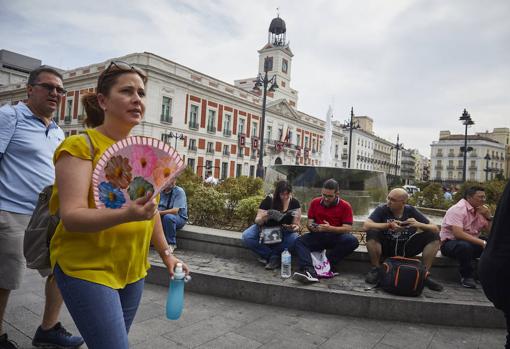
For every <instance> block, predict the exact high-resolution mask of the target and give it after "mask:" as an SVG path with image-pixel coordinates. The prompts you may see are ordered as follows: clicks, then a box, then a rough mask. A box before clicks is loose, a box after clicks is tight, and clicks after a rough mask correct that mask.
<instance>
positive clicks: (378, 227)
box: [363, 188, 443, 291]
mask: <svg viewBox="0 0 510 349" xmlns="http://www.w3.org/2000/svg"><path fill="white" fill-rule="evenodd" d="M408 199H409V194H408V193H407V191H406V190H405V189H403V188H396V189H393V190H391V191H390V192H389V194H388V197H387V202H386V204H383V205H380V206H378V207H377V208H376V209H375V210H374V211H373V212H372V214H371V215H370V216H369V217H368V219H367V220H366V222H365V223H364V224H363V228H364V229H365V230H366V231H367V250H368V255H369V257H370V264H371V265H372V269H371V270H370V271H369V272H368V274H367V276H366V278H365V281H366V282H367V283H369V284H377V283H378V281H379V269H380V266H381V260H382V259H383V258H385V257H392V256H404V257H414V256H416V255H418V254H419V253H422V256H423V264H424V265H425V267H426V268H427V270H429V271H430V268H431V267H432V262H433V261H434V258H435V256H436V254H437V251H438V250H439V247H440V243H439V236H438V233H439V228H438V227H437V226H436V225H435V224H432V223H430V221H429V220H428V219H427V217H425V216H424V215H423V214H422V213H421V212H420V211H418V210H417V209H416V208H414V207H413V206H411V205H407V204H406V203H407V200H408ZM425 285H426V286H427V287H428V288H430V289H431V290H434V291H442V290H443V286H442V285H441V284H439V283H438V282H436V281H434V280H433V279H431V278H430V277H428V278H426V279H425Z"/></svg>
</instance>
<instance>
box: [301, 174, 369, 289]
mask: <svg viewBox="0 0 510 349" xmlns="http://www.w3.org/2000/svg"><path fill="white" fill-rule="evenodd" d="M321 194H322V195H321V196H320V197H318V198H315V199H313V200H312V201H311V202H310V206H309V209H308V230H309V231H310V233H308V234H305V235H302V236H300V237H299V238H298V239H297V240H296V242H295V243H294V249H293V251H294V252H295V253H296V254H297V255H298V261H299V271H298V272H296V273H294V275H293V276H292V278H293V279H294V280H297V281H299V282H302V283H311V282H317V281H319V279H318V277H317V273H316V272H315V268H314V266H313V263H312V257H311V255H310V252H312V251H322V250H324V249H326V250H327V252H326V256H327V258H328V260H329V263H330V268H331V269H330V270H331V272H333V273H335V266H336V264H337V263H338V262H340V261H341V260H342V259H343V258H344V257H346V256H348V255H349V254H351V253H352V252H353V251H354V250H355V249H356V248H357V247H358V244H359V242H358V239H357V238H356V237H355V236H353V235H352V234H351V230H352V207H351V205H350V204H349V203H348V202H347V201H345V200H342V199H341V198H340V197H339V185H338V182H337V181H336V180H334V179H328V180H327V181H325V182H324V184H323V185H322V190H321Z"/></svg>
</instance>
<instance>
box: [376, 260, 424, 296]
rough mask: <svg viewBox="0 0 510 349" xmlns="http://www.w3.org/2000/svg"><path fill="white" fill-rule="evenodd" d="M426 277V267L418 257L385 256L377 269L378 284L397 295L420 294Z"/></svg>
mask: <svg viewBox="0 0 510 349" xmlns="http://www.w3.org/2000/svg"><path fill="white" fill-rule="evenodd" d="M427 277H428V271H427V268H425V266H424V265H423V264H422V263H421V262H420V260H418V259H414V258H405V257H400V256H395V257H389V258H387V259H386V260H385V261H384V262H383V264H382V266H381V269H380V270H379V286H380V287H381V288H382V289H383V290H385V291H386V292H389V293H393V294H397V295H399V296H408V297H416V296H419V295H420V294H421V292H422V291H423V287H424V285H425V279H426V278H427Z"/></svg>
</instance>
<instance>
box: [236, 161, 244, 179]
mask: <svg viewBox="0 0 510 349" xmlns="http://www.w3.org/2000/svg"><path fill="white" fill-rule="evenodd" d="M242 175H243V164H237V165H236V177H241V176H242Z"/></svg>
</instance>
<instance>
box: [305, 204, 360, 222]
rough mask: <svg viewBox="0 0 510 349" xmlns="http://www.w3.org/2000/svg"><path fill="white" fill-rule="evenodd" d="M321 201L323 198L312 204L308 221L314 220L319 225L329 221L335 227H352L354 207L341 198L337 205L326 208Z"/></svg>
mask: <svg viewBox="0 0 510 349" xmlns="http://www.w3.org/2000/svg"><path fill="white" fill-rule="evenodd" d="M321 200H322V198H320V197H318V198H315V199H313V200H312V202H310V208H309V209H308V219H313V220H314V221H315V223H317V224H324V221H327V222H328V223H329V225H331V226H333V227H341V226H342V225H344V224H347V225H352V207H351V205H350V204H349V203H348V202H347V201H345V200H342V199H340V198H339V199H338V203H337V204H336V205H332V206H329V207H325V206H322V205H321Z"/></svg>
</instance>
